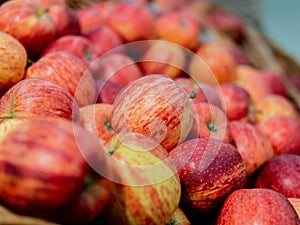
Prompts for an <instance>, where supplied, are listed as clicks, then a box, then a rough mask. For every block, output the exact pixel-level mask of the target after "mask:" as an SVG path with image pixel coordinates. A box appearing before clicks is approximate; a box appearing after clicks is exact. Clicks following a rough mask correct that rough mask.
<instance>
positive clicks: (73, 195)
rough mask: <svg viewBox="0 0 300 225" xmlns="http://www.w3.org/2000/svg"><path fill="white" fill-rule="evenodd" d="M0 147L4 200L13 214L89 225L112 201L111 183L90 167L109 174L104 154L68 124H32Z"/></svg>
mask: <svg viewBox="0 0 300 225" xmlns="http://www.w3.org/2000/svg"><path fill="white" fill-rule="evenodd" d="M58 137H59V138H58ZM78 143H80V144H78ZM66 146H68V147H67V148H66ZM0 149H1V151H0V154H1V157H0V158H1V160H0V167H1V172H0V180H1V191H0V199H1V203H2V204H3V205H4V206H5V207H7V208H9V209H10V210H12V211H13V212H16V213H18V214H22V215H28V216H34V217H38V218H43V219H47V220H50V221H53V222H58V223H63V224H86V223H87V222H88V221H90V220H91V219H93V218H95V217H96V215H98V214H99V213H100V212H101V211H102V210H103V208H104V206H105V205H106V204H107V202H108V200H109V196H110V190H111V181H109V180H108V179H105V178H104V177H102V176H101V175H99V174H98V173H96V172H95V171H94V170H93V169H92V167H90V165H89V164H88V162H91V161H92V160H93V164H96V163H97V164H99V165H101V166H102V167H103V170H104V169H105V170H108V164H107V161H106V160H107V157H106V152H105V151H104V150H103V149H101V148H99V145H98V144H97V140H96V139H95V138H94V136H93V135H91V134H90V133H89V132H88V131H86V130H84V129H83V128H81V127H79V126H76V125H74V124H73V123H72V122H71V121H69V120H66V119H63V118H43V119H32V120H28V121H26V122H24V123H22V124H21V125H20V126H19V127H16V128H15V129H14V130H12V131H11V132H9V133H8V134H7V135H6V136H5V138H4V139H3V140H2V144H1V145H0ZM83 155H84V157H83ZM66 164H68V166H67V167H66ZM53 165H55V166H53ZM87 180H89V181H87Z"/></svg>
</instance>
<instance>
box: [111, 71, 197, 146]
mask: <svg viewBox="0 0 300 225" xmlns="http://www.w3.org/2000/svg"><path fill="white" fill-rule="evenodd" d="M111 123H112V127H113V129H114V131H115V132H116V133H120V134H122V133H127V132H136V133H140V134H143V135H145V136H149V137H152V138H153V139H154V140H155V141H157V142H158V143H160V144H161V145H162V146H163V147H164V148H165V149H167V150H168V151H169V150H171V149H172V148H173V147H175V146H176V145H177V144H178V143H180V142H182V141H184V140H185V138H186V137H187V136H188V134H189V132H190V130H191V128H192V124H193V108H192V104H191V102H190V101H189V99H188V98H187V96H186V94H185V93H184V92H183V91H182V90H181V88H179V87H178V86H177V85H176V83H175V82H174V80H173V79H171V78H168V77H166V76H164V75H160V74H151V75H147V76H144V77H142V78H139V79H137V80H135V81H132V82H131V83H130V84H129V85H127V86H126V87H125V88H124V89H123V90H122V92H120V94H119V95H118V96H117V98H116V99H115V101H114V104H113V111H112V114H111Z"/></svg>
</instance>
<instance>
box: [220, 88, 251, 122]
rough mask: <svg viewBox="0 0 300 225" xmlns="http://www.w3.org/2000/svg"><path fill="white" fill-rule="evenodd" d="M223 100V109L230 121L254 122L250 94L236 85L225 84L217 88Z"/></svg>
mask: <svg viewBox="0 0 300 225" xmlns="http://www.w3.org/2000/svg"><path fill="white" fill-rule="evenodd" d="M217 91H219V92H220V93H219V94H220V96H221V98H222V99H223V102H222V103H223V107H222V108H223V109H224V110H225V113H226V116H227V118H228V120H229V121H234V120H239V121H247V122H251V123H252V122H254V120H255V112H254V106H253V102H252V99H251V97H250V95H249V93H248V92H247V91H246V90H245V89H244V88H242V87H240V86H238V85H237V84H235V83H223V84H220V85H219V86H218V88H217Z"/></svg>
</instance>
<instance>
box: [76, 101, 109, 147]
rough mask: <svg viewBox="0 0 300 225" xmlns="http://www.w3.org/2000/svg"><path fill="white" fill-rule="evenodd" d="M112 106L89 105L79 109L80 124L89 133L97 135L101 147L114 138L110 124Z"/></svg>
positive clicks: (101, 104)
mask: <svg viewBox="0 0 300 225" xmlns="http://www.w3.org/2000/svg"><path fill="white" fill-rule="evenodd" d="M112 107H113V106H112V104H105V103H98V104H90V105H87V106H84V107H81V108H80V109H79V111H80V124H81V125H82V126H83V127H84V128H85V129H87V130H89V131H90V132H92V133H94V134H95V135H97V137H98V138H99V141H100V142H101V144H102V145H103V146H106V145H108V144H109V143H110V141H111V139H112V138H113V136H115V133H114V131H113V130H112V127H111V124H110V116H111V112H112Z"/></svg>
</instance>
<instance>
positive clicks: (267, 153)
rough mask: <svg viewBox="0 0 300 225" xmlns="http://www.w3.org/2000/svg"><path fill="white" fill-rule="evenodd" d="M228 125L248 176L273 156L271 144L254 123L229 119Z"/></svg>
mask: <svg viewBox="0 0 300 225" xmlns="http://www.w3.org/2000/svg"><path fill="white" fill-rule="evenodd" d="M229 126H230V130H231V133H232V136H233V139H234V143H235V146H236V148H237V150H238V151H239V153H240V154H241V156H242V158H243V160H244V163H245V165H246V170H247V177H248V178H249V177H250V176H252V175H253V174H254V173H255V172H256V171H258V170H259V169H260V168H262V167H263V166H264V165H265V164H266V163H267V162H268V161H269V160H271V159H272V158H273V157H274V151H273V148H272V145H271V143H270V142H269V140H268V139H267V138H266V137H265V136H264V135H263V134H262V133H261V132H260V131H259V130H258V129H257V128H256V127H255V125H253V124H251V123H249V122H243V121H231V122H230V123H229Z"/></svg>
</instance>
